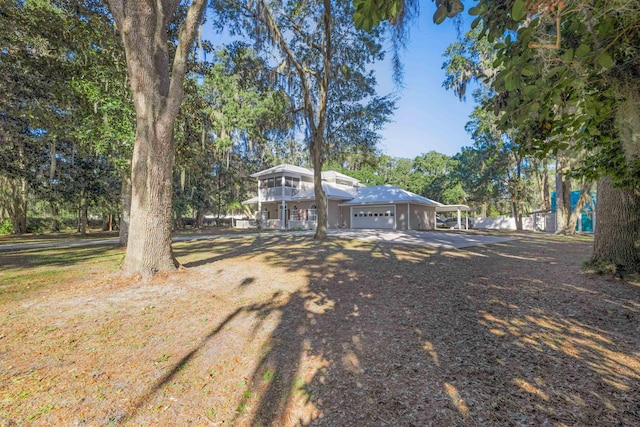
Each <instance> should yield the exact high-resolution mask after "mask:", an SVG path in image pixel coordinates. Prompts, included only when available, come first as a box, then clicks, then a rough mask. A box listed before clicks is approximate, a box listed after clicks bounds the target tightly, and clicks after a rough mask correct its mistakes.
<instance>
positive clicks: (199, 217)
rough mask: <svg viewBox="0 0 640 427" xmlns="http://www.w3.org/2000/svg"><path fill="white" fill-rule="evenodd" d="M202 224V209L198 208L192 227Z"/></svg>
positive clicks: (199, 226) (200, 226)
mask: <svg viewBox="0 0 640 427" xmlns="http://www.w3.org/2000/svg"><path fill="white" fill-rule="evenodd" d="M231 222H232V223H233V220H231ZM203 225H204V209H198V212H197V213H196V220H195V222H194V224H193V227H194V228H202V226H203Z"/></svg>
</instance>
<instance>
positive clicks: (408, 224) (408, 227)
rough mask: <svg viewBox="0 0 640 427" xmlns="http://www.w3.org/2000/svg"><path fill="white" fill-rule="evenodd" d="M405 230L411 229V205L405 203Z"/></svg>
mask: <svg viewBox="0 0 640 427" xmlns="http://www.w3.org/2000/svg"><path fill="white" fill-rule="evenodd" d="M407 230H411V206H410V205H409V203H407Z"/></svg>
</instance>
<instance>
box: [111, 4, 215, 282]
mask: <svg viewBox="0 0 640 427" xmlns="http://www.w3.org/2000/svg"><path fill="white" fill-rule="evenodd" d="M106 3H107V4H108V6H109V9H110V10H111V13H112V15H113V18H114V20H115V22H116V25H117V27H118V30H119V31H120V34H121V36H122V40H123V43H124V48H125V53H126V57H127V69H128V74H129V81H130V83H131V89H132V92H133V101H134V106H135V110H136V138H135V144H134V149H133V158H132V164H131V168H132V173H131V184H132V199H131V223H130V229H129V240H128V245H127V252H126V256H125V260H124V264H123V267H122V268H123V271H124V272H125V273H130V274H141V275H143V276H150V275H152V274H154V273H156V272H158V271H161V270H173V269H175V268H176V267H177V261H176V260H175V258H174V257H173V253H172V250H171V198H172V168H173V163H174V123H175V120H176V117H177V115H178V110H179V108H180V104H181V103H182V98H183V84H184V78H185V74H186V72H187V59H188V55H189V52H190V50H191V46H192V43H193V40H194V37H195V34H196V30H197V27H198V25H199V23H200V21H201V19H202V15H203V13H204V9H205V6H206V3H207V1H206V0H193V1H192V2H191V4H190V5H188V7H187V8H186V12H180V13H185V16H184V19H183V20H181V30H180V33H179V36H178V45H177V47H176V49H175V52H174V53H173V61H171V59H170V52H169V32H170V29H171V28H170V25H171V24H172V20H173V19H174V18H175V16H174V15H175V14H176V13H178V8H179V6H181V4H182V2H181V1H179V0H157V1H153V0H136V1H132V0H106ZM182 10H183V9H180V11H182Z"/></svg>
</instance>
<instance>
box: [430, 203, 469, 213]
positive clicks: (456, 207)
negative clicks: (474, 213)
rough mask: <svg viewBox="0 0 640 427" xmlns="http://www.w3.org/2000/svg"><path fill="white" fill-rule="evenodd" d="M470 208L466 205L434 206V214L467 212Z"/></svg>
mask: <svg viewBox="0 0 640 427" xmlns="http://www.w3.org/2000/svg"><path fill="white" fill-rule="evenodd" d="M470 210H471V208H469V206H467V205H443V204H440V205H439V206H436V212H457V211H461V212H469V211H470Z"/></svg>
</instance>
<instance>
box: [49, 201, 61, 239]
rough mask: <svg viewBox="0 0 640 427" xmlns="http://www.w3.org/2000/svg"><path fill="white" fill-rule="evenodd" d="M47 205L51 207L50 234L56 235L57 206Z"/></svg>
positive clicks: (57, 224) (58, 224)
mask: <svg viewBox="0 0 640 427" xmlns="http://www.w3.org/2000/svg"><path fill="white" fill-rule="evenodd" d="M49 204H50V206H51V232H52V233H58V232H59V231H60V220H59V217H58V215H59V213H58V205H56V203H55V202H49Z"/></svg>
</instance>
